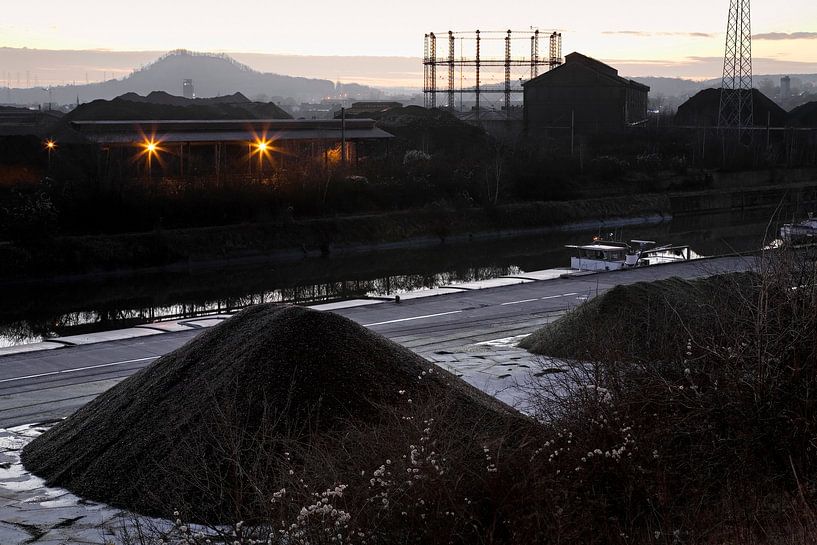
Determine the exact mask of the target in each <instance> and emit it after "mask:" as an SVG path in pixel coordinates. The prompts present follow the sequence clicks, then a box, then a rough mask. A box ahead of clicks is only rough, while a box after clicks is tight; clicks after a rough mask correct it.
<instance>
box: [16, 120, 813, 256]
mask: <svg viewBox="0 0 817 545" xmlns="http://www.w3.org/2000/svg"><path fill="white" fill-rule="evenodd" d="M388 130H390V131H392V132H393V133H395V134H396V135H397V137H398V138H396V139H395V141H394V142H392V143H391V144H390V145H389V146H388V147H386V146H380V147H372V148H369V149H365V150H364V151H365V153H364V155H365V156H364V157H362V158H360V160H359V161H351V162H350V165H349V166H348V167H346V168H343V167H341V166H340V165H339V164H338V163H337V162H335V163H334V164H330V163H327V162H325V161H321V160H308V159H303V158H298V157H290V158H288V159H287V161H286V164H285V166H284V167H283V168H272V167H271V168H269V169H267V170H265V171H264V172H263V173H261V174H259V173H257V172H253V171H252V170H251V169H250V171H249V172H248V170H247V167H246V166H242V165H246V162H245V163H241V164H240V163H239V162H236V163H235V164H232V165H228V168H223V169H222V170H221V172H220V173H219V175H218V177H216V175H215V173H214V172H212V169H211V170H210V171H208V170H207V169H206V168H204V167H203V166H202V168H198V169H196V168H193V167H190V168H189V169H188V170H187V171H186V172H185V175H184V176H180V175H175V176H164V175H163V173H162V171H161V169H159V168H157V169H156V172H154V173H153V174H154V175H153V176H152V177H147V176H146V173H145V168H144V165H142V164H141V163H142V162H144V161H141V162H140V161H138V160H136V159H135V158H134V156H135V155H136V153H135V152H134V153H133V154H131V155H128V154H125V153H122V154H120V156H119V157H113V159H112V157H111V153H110V152H107V151H104V150H101V149H98V148H96V147H94V146H89V145H69V144H66V145H60V146H59V147H58V148H57V149H56V150H54V151H53V152H52V154H51V159H50V165H49V159H48V154H47V153H46V151H45V150H44V149H43V146H42V142H40V141H39V140H38V139H36V138H12V137H4V138H3V137H0V140H1V141H0V165H2V169H0V240H9V239H11V240H27V241H36V240H39V239H41V238H43V237H47V236H50V235H56V234H87V233H121V232H135V231H151V230H156V229H162V228H182V227H197V226H212V225H226V224H236V223H242V222H275V221H291V220H292V219H293V218H308V217H325V216H332V215H338V214H369V213H382V212H389V211H394V210H403V209H409V208H422V207H443V208H448V209H451V208H466V207H475V206H476V207H480V206H481V207H491V206H495V205H497V204H500V203H507V202H513V201H554V200H556V201H558V200H572V199H577V198H582V197H587V196H604V195H616V194H623V193H631V192H633V191H634V190H635V191H638V192H642V193H650V192H656V191H663V190H665V189H666V187H667V184H666V183H664V181H665V180H666V179H667V178H672V179H673V180H674V181H673V185H672V186H671V188H672V189H675V190H685V189H698V188H703V187H706V185H707V183H708V182H707V180H708V177H707V176H706V172H707V170H708V169H734V170H740V169H761V168H776V167H795V166H804V165H815V164H817V143H816V142H817V137H816V136H815V134H814V133H812V132H805V131H770V132H768V133H766V132H765V131H754V134H753V138H752V140H751V141H750V142H748V143H747V142H739V141H737V139H733V138H729V137H724V136H723V135H722V134H720V133H718V132H717V131H716V130H689V129H681V128H674V127H662V126H660V125H659V124H658V123H653V124H650V125H648V126H645V127H638V128H632V129H629V130H628V131H627V132H625V133H620V134H583V135H573V137H572V138H571V137H570V135H569V134H552V135H547V136H544V137H537V138H533V137H530V138H524V137H520V138H519V139H517V140H516V141H514V142H507V141H498V140H495V139H492V138H491V137H489V136H487V135H486V134H484V133H483V132H482V131H480V130H479V129H476V128H474V127H470V126H465V125H459V126H455V125H452V124H450V123H448V124H442V123H441V124H439V126H434V125H433V124H428V123H427V124H426V125H424V126H420V127H417V126H414V127H408V128H402V129H401V128H399V127H397V128H395V127H388ZM236 161H238V160H236ZM193 166H195V164H194V165H193Z"/></svg>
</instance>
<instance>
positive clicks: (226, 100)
mask: <svg viewBox="0 0 817 545" xmlns="http://www.w3.org/2000/svg"><path fill="white" fill-rule="evenodd" d="M65 119H66V120H67V121H98V120H106V121H132V120H139V121H143V120H170V119H291V116H290V115H289V114H288V113H286V112H285V111H283V110H282V109H281V108H279V107H278V106H276V105H275V104H273V103H271V102H252V101H250V100H249V99H248V98H247V97H245V96H244V95H242V94H241V93H235V94H233V95H229V96H223V97H217V98H197V99H188V98H183V97H179V96H173V95H170V94H168V93H165V92H163V91H154V92H152V93H150V94H149V95H147V96H145V97H143V96H141V95H138V94H136V93H126V94H124V95H122V96H121V97H117V98H115V99H113V100H101V99H100V100H94V101H93V102H89V103H88V104H82V105H80V106H78V107H77V108H75V109H74V110H73V111H72V112H70V113H69V114H68V115H67V116H65Z"/></svg>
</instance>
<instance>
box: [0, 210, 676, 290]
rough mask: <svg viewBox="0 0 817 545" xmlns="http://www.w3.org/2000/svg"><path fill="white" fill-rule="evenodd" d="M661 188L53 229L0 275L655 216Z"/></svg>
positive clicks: (164, 267)
mask: <svg viewBox="0 0 817 545" xmlns="http://www.w3.org/2000/svg"><path fill="white" fill-rule="evenodd" d="M667 208H668V201H667V199H666V197H665V196H660V195H646V196H637V197H626V198H625V197H618V198H607V199H594V200H584V201H573V202H547V203H542V202H539V203H521V204H510V205H503V206H497V207H494V208H471V209H460V210H456V209H444V208H423V209H420V210H407V211H400V212H394V213H389V214H378V215H365V216H346V217H333V218H321V219H310V220H294V221H282V222H266V223H252V224H242V225H234V226H226V227H209V228H200V229H180V230H156V231H153V232H150V233H137V234H126V235H104V236H71V237H58V238H53V239H50V240H45V241H40V242H38V243H36V244H29V245H27V246H22V245H15V244H6V245H4V246H0V280H1V281H3V282H4V283H6V284H10V283H20V282H22V283H30V282H32V281H40V280H43V279H48V278H52V279H53V278H57V277H63V278H65V277H72V276H85V275H101V276H110V275H113V276H116V275H123V274H124V275H127V274H131V273H133V272H135V271H140V272H150V271H153V272H156V271H169V272H172V271H179V270H199V269H208V268H213V267H216V266H223V265H225V264H226V263H233V264H236V265H242V264H243V265H246V264H251V263H260V262H267V261H268V262H279V261H292V260H297V259H302V258H304V257H313V256H330V255H332V256H336V255H349V254H355V253H366V252H375V251H383V250H394V249H400V248H421V247H430V246H435V245H440V244H445V243H454V242H457V241H468V240H474V239H477V240H488V239H491V238H503V237H510V236H519V235H524V234H532V233H535V232H548V231H554V230H556V231H558V230H569V229H575V230H581V229H586V228H587V227H588V226H596V225H601V224H604V225H609V226H615V225H626V224H640V223H657V222H661V221H663V220H664V219H665V218H666V216H665V215H664V213H662V210H666V209H667Z"/></svg>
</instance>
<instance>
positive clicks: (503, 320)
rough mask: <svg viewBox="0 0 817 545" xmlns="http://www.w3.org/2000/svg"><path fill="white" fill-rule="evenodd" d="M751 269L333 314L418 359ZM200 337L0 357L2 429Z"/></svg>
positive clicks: (707, 264)
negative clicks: (625, 297) (612, 295)
mask: <svg viewBox="0 0 817 545" xmlns="http://www.w3.org/2000/svg"><path fill="white" fill-rule="evenodd" d="M750 266H751V262H750V261H747V260H746V259H745V258H719V259H713V260H706V261H699V262H688V263H681V264H673V265H665V266H659V267H651V268H645V269H635V270H629V271H620V272H611V273H603V274H596V275H590V276H583V277H571V278H564V279H561V278H560V279H555V280H548V281H543V282H533V283H526V284H517V285H512V286H506V287H499V288H491V289H483V290H474V291H466V292H460V293H452V294H448V295H441V296H437V297H429V298H423V299H414V300H410V301H404V302H403V303H400V304H397V303H393V302H388V303H382V304H376V305H369V306H362V307H355V308H347V309H340V310H337V311H335V312H337V313H338V314H340V315H343V316H346V317H348V318H350V319H352V320H355V321H356V322H358V323H360V324H362V325H364V326H366V327H369V328H371V329H373V330H374V331H377V332H378V333H381V334H383V335H385V336H386V337H388V338H390V339H392V340H394V341H396V342H398V343H401V344H403V345H405V346H407V347H408V348H410V349H412V350H414V351H416V352H418V353H420V354H424V353H425V354H429V353H432V352H433V351H441V350H446V349H452V348H457V347H462V346H464V345H467V344H471V343H474V342H481V341H486V340H493V339H500V338H506V337H512V336H516V335H523V334H528V333H531V332H532V331H534V330H536V329H537V328H538V327H540V326H541V325H542V324H544V323H547V322H548V321H549V320H550V319H552V318H553V316H554V315H557V314H559V313H562V312H564V311H565V310H567V309H570V308H572V307H575V306H576V305H578V304H580V303H581V302H582V301H583V300H585V299H587V298H591V297H594V296H596V295H598V294H601V293H603V292H605V291H607V290H608V289H610V288H612V287H614V286H616V285H622V284H631V283H635V282H641V281H651V280H658V279H663V278H670V277H673V276H677V277H682V278H688V279H691V278H697V277H702V276H709V275H712V274H717V273H722V272H729V271H742V270H747V269H748V268H750ZM200 332H201V330H191V331H181V332H175V333H164V334H159V335H154V336H150V337H140V338H134V339H127V340H118V341H111V342H103V343H98V344H90V345H83V346H73V347H66V348H60V349H57V350H48V351H40V352H30V353H26V354H17V355H11V356H5V357H0V428H5V427H10V426H15V425H19V424H26V423H31V422H42V421H45V420H48V419H53V418H61V417H64V416H67V415H68V414H71V413H72V412H73V411H75V410H76V409H77V408H79V407H81V406H82V405H84V404H85V403H87V402H88V401H89V400H91V399H93V398H94V397H95V396H96V395H98V394H99V393H101V392H103V391H105V390H107V389H108V388H110V387H111V386H113V385H114V384H116V383H117V382H119V381H120V380H122V379H123V378H125V377H127V376H129V375H130V374H132V373H134V372H135V371H137V370H139V369H141V368H143V367H145V366H147V365H149V364H150V363H151V362H153V361H154V360H156V359H157V358H159V357H160V356H162V355H163V354H167V353H168V352H171V351H173V350H175V349H176V348H178V347H180V346H182V345H183V344H185V343H187V342H188V341H190V340H191V339H192V338H194V337H195V336H196V335H198V334H199V333H200Z"/></svg>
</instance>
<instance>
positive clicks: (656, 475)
mask: <svg viewBox="0 0 817 545" xmlns="http://www.w3.org/2000/svg"><path fill="white" fill-rule="evenodd" d="M683 291H687V293H688V294H689V299H690V300H692V302H691V303H689V306H688V307H684V305H683V304H680V302H681V301H682V298H681V297H680V294H681V293H682V292H683ZM602 299H604V298H602ZM613 301H616V302H617V304H621V305H624V306H625V307H628V306H629V307H635V306H636V305H640V304H645V305H646V306H647V308H648V309H650V310H649V313H651V314H652V313H657V316H660V318H659V319H655V320H652V321H651V324H652V327H653V329H652V330H651V331H647V330H643V329H638V328H637V326H635V325H634V326H632V327H631V328H630V329H627V328H626V327H625V326H622V322H625V321H626V320H627V316H628V314H627V313H626V312H621V313H618V314H614V316H613V317H610V316H603V315H602V314H600V313H599V312H597V311H598V307H596V308H594V307H593V306H592V305H589V306H588V309H579V310H578V311H577V312H576V313H575V314H574V315H572V316H569V317H568V318H567V319H566V321H565V322H563V323H562V324H559V325H557V326H556V331H557V334H558V335H570V334H573V330H572V328H565V327H564V325H565V324H573V326H574V327H577V328H579V329H578V330H579V331H580V332H585V331H586V329H583V328H588V327H595V328H597V329H598V335H596V336H594V337H591V338H588V339H586V341H585V343H584V344H583V345H582V346H580V347H579V346H576V345H571V344H570V343H563V344H562V346H563V347H572V348H562V349H561V352H560V353H561V354H563V355H565V356H572V357H575V358H577V359H578V358H580V359H581V361H575V362H572V363H570V362H564V361H562V362H559V361H551V360H549V359H548V360H543V362H542V363H543V366H545V367H547V368H549V369H550V370H551V371H550V373H549V374H547V375H545V376H543V377H542V378H539V379H537V380H534V381H532V382H531V383H530V384H529V385H528V386H527V388H528V391H529V394H530V406H531V407H533V412H534V415H535V416H536V417H537V419H536V420H537V424H536V425H533V426H531V427H523V428H519V427H516V428H515V429H513V430H511V429H510V428H507V427H505V426H504V425H497V424H496V422H494V424H492V423H491V422H489V421H488V420H482V421H480V422H477V423H475V425H474V426H473V428H472V429H473V434H472V435H470V434H468V433H467V432H466V433H464V434H463V430H467V429H468V427H465V428H463V427H461V426H459V425H457V424H455V423H456V422H461V420H458V415H457V414H456V413H453V412H451V411H450V410H449V409H448V408H447V407H450V406H448V405H446V403H445V402H444V401H443V400H437V401H430V402H428V403H419V404H418V403H415V404H412V403H409V402H408V400H407V399H404V398H403V396H401V395H400V392H397V394H398V395H397V396H396V397H395V399H394V402H393V403H392V404H390V408H389V410H388V411H387V414H389V415H390V416H389V417H388V418H386V419H384V420H382V421H380V422H379V423H378V424H377V425H374V426H372V425H358V426H352V427H350V428H348V429H347V432H346V433H345V434H344V435H343V436H337V437H332V438H331V440H330V441H329V442H328V443H303V442H298V441H296V442H294V443H292V444H291V446H288V447H287V449H290V448H291V449H292V450H287V451H286V452H287V454H286V455H285V456H283V457H282V458H281V459H279V462H281V466H280V468H282V469H283V471H281V472H279V473H276V479H277V480H276V483H278V484H276V486H275V490H274V491H273V492H271V493H269V495H268V496H267V497H265V499H266V501H267V502H268V503H269V515H268V516H266V517H264V518H263V520H252V521H250V520H245V521H242V522H240V523H238V524H234V525H226V526H216V525H206V524H205V525H190V524H188V523H187V522H186V520H187V518H186V516H185V511H184V508H182V509H180V510H179V512H178V514H177V515H176V517H177V518H178V520H176V521H175V523H174V522H173V521H170V522H168V523H160V524H158V525H157V526H156V527H155V528H154V529H153V530H151V531H146V530H144V524H142V525H140V528H142V530H139V529H136V530H134V526H133V525H131V526H130V527H131V531H130V533H129V535H128V536H125V537H124V538H123V539H125V540H127V539H134V540H135V539H136V538H138V539H143V540H144V539H147V542H151V541H150V540H151V539H153V540H155V542H157V543H158V542H159V541H160V540H162V539H164V540H167V542H169V543H194V544H202V545H203V544H204V543H207V541H206V540H207V539H211V540H212V542H213V543H215V542H220V541H219V539H221V540H224V541H226V542H231V543H232V542H235V543H239V544H242V545H243V544H250V543H275V544H279V543H280V544H283V543H304V544H305V543H310V544H312V543H327V544H328V543H513V544H517V543H519V544H522V543H525V544H527V543H543V544H564V543H582V544H599V545H601V544H605V545H606V544H615V545H624V544H627V545H642V544H643V545H646V544H653V543H659V544H666V545H681V544H684V545H686V544H690V545H692V544H701V545H703V544H710V543H716V544H730V545H731V544H757V545H778V544H786V545H805V544H807V543H813V542H814V540H815V539H817V512H815V508H814V505H815V504H814V502H815V500H817V445H815V437H817V418H815V416H816V415H815V407H817V399H816V397H817V344H815V338H817V282H815V268H814V264H813V262H812V261H809V260H806V259H803V258H802V256H796V255H787V256H772V257H770V258H769V259H766V260H764V261H763V262H762V263H761V264H760V265H759V267H758V269H757V270H756V271H755V272H754V273H752V274H746V275H734V276H726V277H720V278H712V279H710V280H704V281H700V282H697V283H692V284H689V285H683V284H680V283H678V282H676V281H672V282H669V283H665V284H657V285H654V286H649V285H639V286H635V287H633V289H632V291H631V293H630V294H629V298H626V297H624V295H623V294H622V293H616V294H613V296H612V297H611V298H610V301H609V303H610V304H612V302H613ZM601 302H602V303H604V301H601ZM597 305H598V303H597ZM693 308H694V309H695V310H694V311H693V310H691V309H693ZM608 309H610V308H609V307H608ZM676 311H677V312H676ZM698 320H700V322H701V323H700V324H697V323H694V322H696V321H698ZM627 327H629V326H627ZM679 328H680V330H681V331H683V333H679ZM625 331H626V332H627V334H629V335H634V336H636V337H637V338H636V339H635V341H634V340H632V339H629V338H624V337H623V336H622V334H623V333H624V332H625ZM639 342H640V343H643V344H639ZM658 342H663V343H664V344H665V345H666V346H663V347H661V348H660V349H654V348H651V347H649V346H646V347H645V346H644V344H646V343H658ZM555 369H559V370H560V371H561V372H560V373H554V372H553V371H554V370H555ZM225 441H227V440H226V438H225ZM226 444H227V445H229V444H231V443H230V441H227V442H226ZM360 445H366V448H365V449H360V448H359V446H360ZM361 451H364V452H366V455H365V456H360V455H356V456H347V455H344V454H343V453H344V452H355V453H359V452H361ZM296 453H297V454H296ZM329 453H331V455H330V454H329ZM217 536H218V537H217Z"/></svg>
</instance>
